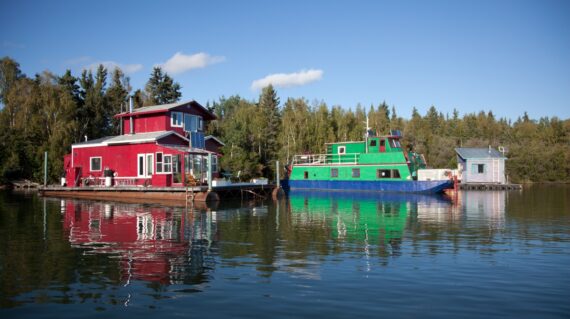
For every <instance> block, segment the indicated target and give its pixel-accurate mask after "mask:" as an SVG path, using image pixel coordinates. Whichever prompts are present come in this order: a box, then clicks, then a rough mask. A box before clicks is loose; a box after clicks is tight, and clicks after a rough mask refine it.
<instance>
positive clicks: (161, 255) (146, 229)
mask: <svg viewBox="0 0 570 319" xmlns="http://www.w3.org/2000/svg"><path fill="white" fill-rule="evenodd" d="M61 205H62V211H63V210H64V213H65V221H64V227H65V230H66V231H68V232H69V241H70V243H71V244H72V246H74V247H75V248H82V249H86V251H85V253H87V254H107V255H110V256H116V258H118V259H119V263H120V266H121V280H122V281H123V282H125V284H128V283H130V281H131V280H144V281H152V282H158V283H160V284H175V283H185V284H200V283H203V282H206V281H207V280H208V279H207V278H208V271H209V269H212V265H213V261H212V258H210V257H209V254H208V251H209V247H210V244H211V242H212V236H213V235H212V234H215V231H212V227H215V224H214V225H213V226H212V223H211V219H208V218H207V217H205V218H202V216H200V215H201V214H202V213H199V212H194V213H193V214H186V213H184V212H183V211H182V210H181V209H179V208H170V207H149V206H144V205H132V204H116V203H114V204H103V203H99V202H83V201H73V200H66V201H63V200H62V204H61ZM203 214H206V213H205V212H204V213H203Z"/></svg>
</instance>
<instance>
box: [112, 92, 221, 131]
mask: <svg viewBox="0 0 570 319" xmlns="http://www.w3.org/2000/svg"><path fill="white" fill-rule="evenodd" d="M115 118H119V119H121V121H122V122H123V132H122V134H137V133H147V132H157V131H174V132H176V133H178V134H180V135H182V136H185V135H186V134H185V131H187V132H203V131H204V130H205V123H206V122H207V121H211V120H215V119H216V116H215V115H214V114H213V113H212V112H210V111H208V109H206V108H205V107H203V106H202V105H200V103H198V102H196V101H193V100H192V101H187V102H180V103H172V104H164V105H153V106H146V107H141V108H138V109H134V110H133V112H124V113H120V114H117V115H115ZM131 118H132V122H133V130H132V131H131Z"/></svg>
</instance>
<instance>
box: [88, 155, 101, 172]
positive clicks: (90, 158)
mask: <svg viewBox="0 0 570 319" xmlns="http://www.w3.org/2000/svg"><path fill="white" fill-rule="evenodd" d="M96 158H98V159H99V169H93V160H94V159H96ZM102 169H103V157H101V156H92V157H89V171H90V172H100V171H101V170H102Z"/></svg>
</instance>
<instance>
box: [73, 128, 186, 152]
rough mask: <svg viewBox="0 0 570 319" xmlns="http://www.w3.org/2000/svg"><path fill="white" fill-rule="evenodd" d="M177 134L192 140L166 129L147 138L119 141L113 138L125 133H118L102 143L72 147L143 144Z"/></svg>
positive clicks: (74, 146)
mask: <svg viewBox="0 0 570 319" xmlns="http://www.w3.org/2000/svg"><path fill="white" fill-rule="evenodd" d="M155 132H163V131H155ZM155 132H145V133H138V134H140V135H142V134H147V133H155ZM172 134H174V135H176V136H178V137H180V138H181V139H183V140H184V141H186V142H189V141H190V140H188V139H187V138H186V137H184V136H182V135H180V134H178V133H176V132H174V131H164V133H163V134H160V135H157V136H155V137H149V138H145V139H132V140H129V139H125V140H119V141H113V138H115V137H121V136H124V135H118V136H114V137H112V138H110V139H109V140H107V141H105V142H102V143H96V144H86V145H82V144H77V145H71V149H74V148H89V147H101V146H109V145H120V144H142V143H149V142H156V141H157V140H159V139H161V138H163V137H166V136H169V135H172ZM136 135H137V134H133V135H131V136H136Z"/></svg>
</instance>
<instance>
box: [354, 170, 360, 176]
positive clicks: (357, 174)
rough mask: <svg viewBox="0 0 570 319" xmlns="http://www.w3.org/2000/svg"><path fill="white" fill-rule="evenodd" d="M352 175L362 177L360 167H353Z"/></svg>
mask: <svg viewBox="0 0 570 319" xmlns="http://www.w3.org/2000/svg"><path fill="white" fill-rule="evenodd" d="M352 177H360V168H353V169H352Z"/></svg>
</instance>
